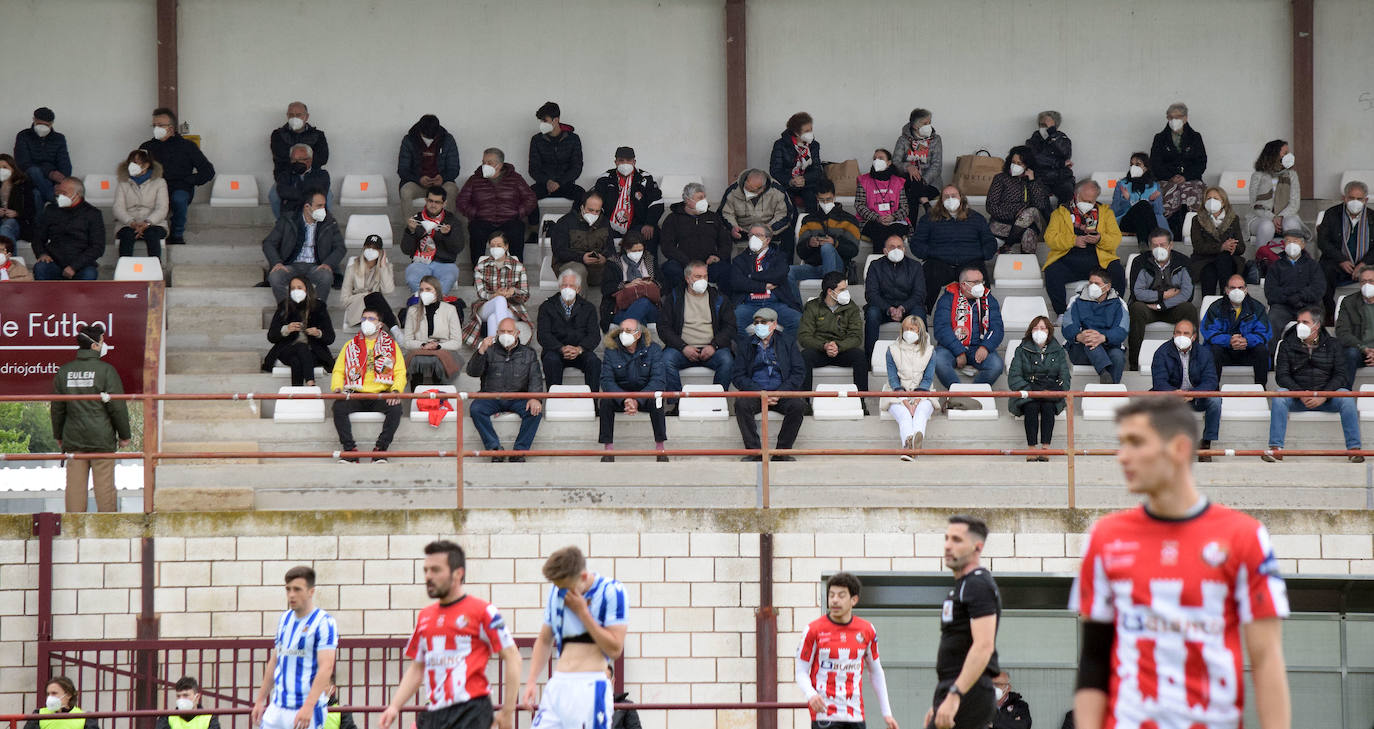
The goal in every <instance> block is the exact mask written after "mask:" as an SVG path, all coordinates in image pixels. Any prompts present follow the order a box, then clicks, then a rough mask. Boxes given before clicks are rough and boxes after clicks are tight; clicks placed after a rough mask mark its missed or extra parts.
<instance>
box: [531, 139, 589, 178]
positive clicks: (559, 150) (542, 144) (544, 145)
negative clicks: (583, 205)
mask: <svg viewBox="0 0 1374 729" xmlns="http://www.w3.org/2000/svg"><path fill="white" fill-rule="evenodd" d="M560 126H562V128H563V132H562V133H561V134H559V135H558V136H557V137H553V136H550V135H548V134H536V135H534V136H533V137H530V181H531V182H533V183H534V186H535V187H538V188H542V187H544V185H545V183H547V182H548V181H549V180H553V181H554V182H557V183H558V185H559V187H567V186H568V185H573V184H576V183H577V178H578V177H580V176H581V175H582V138H581V137H579V136H577V134H576V133H574V132H573V126H572V125H571V124H560Z"/></svg>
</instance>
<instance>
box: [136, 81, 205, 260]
mask: <svg viewBox="0 0 1374 729" xmlns="http://www.w3.org/2000/svg"><path fill="white" fill-rule="evenodd" d="M139 147H140V148H141V149H146V150H148V151H149V152H152V153H153V159H155V160H157V161H158V162H159V163H160V164H161V165H162V179H164V180H166V181H167V200H168V203H169V205H170V206H171V209H172V213H171V217H172V220H171V225H172V229H171V231H170V232H169V233H168V234H167V245H180V244H182V243H185V242H186V237H185V236H186V209H187V208H188V207H189V206H190V205H191V199H192V198H194V197H195V196H196V188H197V187H200V186H201V185H204V184H205V183H207V182H209V181H210V180H213V179H214V178H215V166H214V165H212V164H210V160H208V159H206V158H205V155H204V154H202V153H201V151H200V146H199V145H197V144H196V143H195V142H192V141H191V140H189V139H187V138H186V137H183V136H181V131H180V130H179V129H178V127H177V114H176V112H175V111H172V110H171V109H167V108H157V109H153V138H152V139H149V140H148V141H146V142H144V143H143V144H141V145H139Z"/></svg>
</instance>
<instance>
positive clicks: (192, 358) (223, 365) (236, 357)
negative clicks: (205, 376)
mask: <svg viewBox="0 0 1374 729" xmlns="http://www.w3.org/2000/svg"><path fill="white" fill-rule="evenodd" d="M263 341H264V342H266V341H267V340H265V339H264V340H263ZM266 351H267V350H266V348H265V347H264V348H263V350H262V351H261V352H253V351H246V350H240V351H226V350H222V349H221V350H215V349H205V348H201V349H196V348H190V349H177V348H174V347H173V346H172V345H171V343H170V342H169V343H168V347H167V372H168V373H169V374H195V373H205V372H209V373H223V372H257V371H258V368H259V366H261V364H262V356H263V354H265V353H266Z"/></svg>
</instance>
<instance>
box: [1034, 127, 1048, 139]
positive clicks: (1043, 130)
mask: <svg viewBox="0 0 1374 729" xmlns="http://www.w3.org/2000/svg"><path fill="white" fill-rule="evenodd" d="M1037 131H1039V132H1040V138H1041V139H1049V138H1050V128H1049V127H1040V129H1039V130H1037Z"/></svg>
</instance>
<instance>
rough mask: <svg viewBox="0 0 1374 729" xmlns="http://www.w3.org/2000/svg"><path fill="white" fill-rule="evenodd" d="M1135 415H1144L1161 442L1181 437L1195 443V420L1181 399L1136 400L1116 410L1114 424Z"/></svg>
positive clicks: (1153, 398) (1156, 398)
mask: <svg viewBox="0 0 1374 729" xmlns="http://www.w3.org/2000/svg"><path fill="white" fill-rule="evenodd" d="M1137 415H1144V416H1145V418H1146V419H1147V420H1149V422H1150V428H1151V429H1152V430H1154V431H1155V432H1156V433H1158V434H1159V437H1160V439H1162V440H1166V441H1167V440H1173V439H1174V438H1175V437H1176V436H1180V435H1182V436H1184V437H1186V438H1187V439H1188V442H1189V443H1190V444H1191V443H1196V442H1197V439H1198V430H1197V419H1196V418H1194V417H1193V409H1192V408H1191V407H1189V406H1188V404H1187V403H1185V402H1183V399H1182V398H1177V397H1141V398H1136V399H1134V400H1131V401H1130V402H1128V403H1126V404H1125V405H1122V406H1121V407H1120V408H1117V411H1116V422H1118V423H1120V422H1121V421H1123V420H1125V419H1126V418H1133V417H1135V416H1137Z"/></svg>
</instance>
